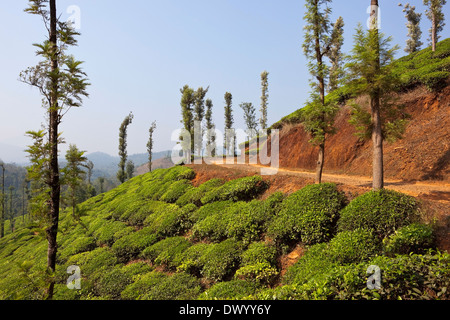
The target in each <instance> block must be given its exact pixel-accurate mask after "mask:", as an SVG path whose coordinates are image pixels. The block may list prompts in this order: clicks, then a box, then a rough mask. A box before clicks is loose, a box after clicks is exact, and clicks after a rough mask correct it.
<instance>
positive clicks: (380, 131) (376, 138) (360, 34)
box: [346, 1, 407, 190]
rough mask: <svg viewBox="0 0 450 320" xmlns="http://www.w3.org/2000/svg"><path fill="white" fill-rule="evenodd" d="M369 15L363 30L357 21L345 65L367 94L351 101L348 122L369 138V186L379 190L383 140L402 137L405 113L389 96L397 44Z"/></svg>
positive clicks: (358, 89)
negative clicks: (361, 99) (362, 100)
mask: <svg viewBox="0 0 450 320" xmlns="http://www.w3.org/2000/svg"><path fill="white" fill-rule="evenodd" d="M372 2H373V1H372ZM375 2H376V1H375ZM376 10H377V8H375V11H376ZM373 15H374V16H373V20H371V21H372V24H371V26H372V27H371V28H370V29H369V30H368V31H367V32H366V31H364V30H363V28H362V26H361V25H359V27H358V28H357V30H356V34H355V36H354V40H355V43H354V47H353V49H352V52H351V55H350V56H349V62H348V63H347V65H346V68H347V69H348V71H349V79H351V82H350V83H349V85H350V86H352V87H353V91H354V93H355V94H356V95H367V96H368V106H367V107H366V106H361V105H358V104H353V111H352V115H351V120H350V122H351V123H352V124H353V125H355V126H356V128H357V133H358V135H359V136H360V137H362V138H366V139H370V138H371V139H372V147H373V151H372V153H373V154H372V157H373V161H372V169H373V183H372V187H373V189H374V190H380V189H383V188H384V161H383V142H384V141H385V140H388V141H392V140H395V139H398V138H401V137H402V134H403V132H404V130H405V128H406V124H407V115H406V114H405V113H404V112H403V106H402V105H400V104H398V103H397V102H396V101H393V99H392V92H393V89H394V86H395V84H396V83H398V78H396V76H395V75H394V74H393V73H392V72H391V63H392V62H393V59H394V53H395V52H396V51H397V50H398V46H394V47H391V46H390V42H391V38H385V37H384V35H383V34H380V33H379V31H378V28H377V26H378V22H377V19H376V16H375V14H373Z"/></svg>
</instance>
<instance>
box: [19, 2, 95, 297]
mask: <svg viewBox="0 0 450 320" xmlns="http://www.w3.org/2000/svg"><path fill="white" fill-rule="evenodd" d="M25 12H27V13H29V14H32V15H36V16H38V17H40V18H41V19H42V22H43V24H44V27H45V29H46V30H47V38H46V39H45V40H44V41H43V42H42V43H40V44H34V46H35V47H36V49H37V51H36V54H37V55H38V56H39V57H41V58H42V60H41V61H40V62H39V63H38V64H37V65H36V66H34V67H30V68H28V69H26V70H25V71H23V72H21V74H20V80H21V81H23V82H24V83H26V84H29V85H30V86H32V87H35V88H37V89H38V90H39V92H40V94H41V95H42V104H43V107H44V108H45V111H46V119H47V121H48V122H47V131H46V136H45V137H42V138H43V139H44V141H43V142H42V144H41V146H46V147H45V148H46V149H48V157H47V162H48V163H47V164H48V165H47V166H46V169H47V171H46V177H45V179H44V181H45V182H44V183H45V185H46V188H47V189H48V190H47V191H48V195H49V197H48V201H46V202H45V203H41V204H42V205H43V206H45V210H44V211H45V212H46V215H47V218H48V219H47V221H48V223H47V226H46V236H47V241H48V250H47V268H48V271H49V273H50V274H53V273H54V272H55V267H56V254H57V248H58V246H57V241H56V236H57V234H58V222H59V208H60V198H61V185H60V170H59V165H58V145H59V143H60V137H59V125H60V124H61V121H62V118H63V116H64V115H65V114H66V113H67V112H68V111H69V110H70V109H71V108H74V107H81V105H82V100H83V98H84V97H87V96H88V93H87V91H86V89H87V87H88V85H89V83H88V80H87V77H86V74H85V73H84V72H83V71H82V69H81V64H82V62H81V61H78V60H76V59H75V58H74V57H73V56H72V55H70V54H69V53H68V49H69V48H70V47H73V46H76V45H77V40H76V36H78V35H79V33H78V32H77V31H75V30H74V28H72V26H71V24H70V23H68V22H64V21H61V20H60V18H59V17H58V15H57V9H56V0H29V1H28V7H27V8H26V9H25ZM35 133H36V132H35ZM34 169H37V170H38V169H39V167H34ZM54 285H55V281H54V278H51V280H50V285H49V287H48V290H47V298H49V299H51V298H52V297H53V289H54Z"/></svg>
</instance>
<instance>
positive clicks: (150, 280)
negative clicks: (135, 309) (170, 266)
mask: <svg viewBox="0 0 450 320" xmlns="http://www.w3.org/2000/svg"><path fill="white" fill-rule="evenodd" d="M166 278H167V275H165V274H164V273H161V272H157V271H152V272H149V273H143V274H139V275H137V276H136V277H135V279H134V282H133V283H131V284H129V285H128V286H127V287H126V288H125V289H124V290H123V291H122V292H121V298H122V299H123V300H143V299H144V297H145V295H146V294H147V293H149V292H151V291H152V290H153V289H154V288H155V287H157V286H158V285H159V284H160V283H162V282H163V281H164V280H165V279H166Z"/></svg>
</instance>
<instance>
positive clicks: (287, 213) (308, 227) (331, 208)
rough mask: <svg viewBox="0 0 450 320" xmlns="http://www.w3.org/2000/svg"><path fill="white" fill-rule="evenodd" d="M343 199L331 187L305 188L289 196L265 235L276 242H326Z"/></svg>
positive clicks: (344, 200)
mask: <svg viewBox="0 0 450 320" xmlns="http://www.w3.org/2000/svg"><path fill="white" fill-rule="evenodd" d="M345 203H346V199H345V196H344V194H343V193H342V192H340V191H338V190H337V188H336V185H335V184H330V183H324V184H320V185H309V186H306V187H305V188H303V189H301V190H299V191H297V192H295V193H293V194H292V195H290V196H289V197H288V198H287V199H286V200H285V201H283V204H282V206H281V210H280V212H279V213H278V215H277V216H276V217H275V218H274V219H273V220H272V221H271V223H270V225H269V227H268V233H269V235H270V237H272V238H273V239H274V240H275V241H277V242H278V243H283V242H289V241H292V240H294V241H299V240H301V241H302V242H303V243H305V244H315V243H320V242H324V241H328V240H330V239H331V238H332V236H333V234H334V232H335V224H336V222H337V219H338V218H339V211H340V210H341V209H342V208H343V207H344V205H345Z"/></svg>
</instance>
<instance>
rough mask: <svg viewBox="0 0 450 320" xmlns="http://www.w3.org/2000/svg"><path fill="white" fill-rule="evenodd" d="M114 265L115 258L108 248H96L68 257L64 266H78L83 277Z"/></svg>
mask: <svg viewBox="0 0 450 320" xmlns="http://www.w3.org/2000/svg"><path fill="white" fill-rule="evenodd" d="M116 263H117V258H116V257H115V256H114V254H113V253H112V252H111V250H110V249H109V248H97V249H95V250H92V251H89V252H84V253H79V254H77V255H74V256H72V257H70V258H69V259H68V260H67V262H66V265H67V266H70V265H76V266H79V267H80V269H81V270H82V272H83V274H84V275H90V274H93V273H94V272H96V271H98V270H100V269H102V268H108V267H111V266H114V265H115V264H116Z"/></svg>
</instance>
